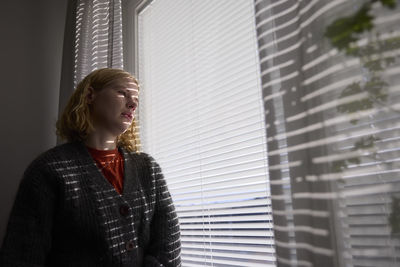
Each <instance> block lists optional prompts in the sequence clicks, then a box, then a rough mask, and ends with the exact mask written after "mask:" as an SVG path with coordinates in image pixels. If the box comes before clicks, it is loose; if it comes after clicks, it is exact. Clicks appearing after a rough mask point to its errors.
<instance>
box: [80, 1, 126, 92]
mask: <svg viewBox="0 0 400 267" xmlns="http://www.w3.org/2000/svg"><path fill="white" fill-rule="evenodd" d="M122 48H123V44H122V16H121V0H76V21H75V51H74V56H75V60H74V88H76V85H77V83H79V82H80V81H81V80H82V79H83V78H84V77H85V76H86V75H88V74H89V73H90V72H92V71H93V70H96V69H100V68H105V67H109V68H123V56H122Z"/></svg>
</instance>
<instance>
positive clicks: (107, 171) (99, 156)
mask: <svg viewBox="0 0 400 267" xmlns="http://www.w3.org/2000/svg"><path fill="white" fill-rule="evenodd" d="M86 147H87V149H88V151H89V153H90V154H91V155H92V157H93V159H94V161H95V162H96V164H97V166H98V167H99V168H100V169H101V172H102V173H103V175H104V176H105V177H106V178H107V180H108V181H109V182H110V184H112V185H113V186H114V188H115V190H117V192H118V193H119V194H121V193H122V187H123V184H124V158H123V156H122V155H121V152H119V151H118V148H116V149H113V150H98V149H95V148H91V147H88V146H86ZM114 157H115V159H114ZM113 159H114V160H113ZM104 166H105V167H104ZM103 167H104V168H103Z"/></svg>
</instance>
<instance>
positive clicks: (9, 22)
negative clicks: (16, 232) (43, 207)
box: [0, 0, 67, 242]
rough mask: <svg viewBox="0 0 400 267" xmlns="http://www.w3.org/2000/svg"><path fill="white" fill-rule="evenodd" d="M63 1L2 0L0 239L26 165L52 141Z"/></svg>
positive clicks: (64, 5)
mask: <svg viewBox="0 0 400 267" xmlns="http://www.w3.org/2000/svg"><path fill="white" fill-rule="evenodd" d="M66 10H67V0H61V1H52V0H38V1H31V0H22V1H13V0H6V1H2V8H1V15H0V18H1V24H0V27H1V32H2V40H3V41H2V42H1V44H0V51H1V63H2V64H1V67H0V68H1V71H0V73H1V82H2V85H1V87H2V88H1V90H0V99H2V105H1V110H0V114H1V115H0V116H1V123H2V126H1V129H2V131H1V140H2V145H1V151H2V155H1V161H0V162H1V163H0V164H1V165H0V168H1V170H2V175H1V179H0V202H1V205H2V206H1V209H0V218H1V219H0V242H2V241H3V237H4V232H5V230H6V229H5V228H6V224H7V221H8V217H9V212H10V211H11V206H12V204H13V201H14V198H15V195H16V192H17V188H18V185H19V182H20V180H21V178H22V174H23V172H24V170H25V168H26V167H27V165H28V164H29V163H30V162H31V161H32V160H33V159H34V157H36V156H37V155H38V154H39V153H41V152H42V151H44V150H46V149H48V148H50V147H52V146H54V145H55V144H56V136H55V126H54V125H55V122H56V120H57V116H58V99H59V87H60V74H61V59H62V49H63V38H64V25H65V17H66Z"/></svg>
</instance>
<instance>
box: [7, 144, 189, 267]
mask: <svg viewBox="0 0 400 267" xmlns="http://www.w3.org/2000/svg"><path fill="white" fill-rule="evenodd" d="M118 149H119V151H120V152H121V153H122V155H123V157H124V186H123V192H122V195H120V194H118V192H117V191H116V190H115V188H114V187H113V186H112V185H111V184H110V183H109V181H108V180H107V179H106V178H105V177H104V176H103V174H102V173H101V171H100V170H99V168H98V167H97V166H96V163H95V162H94V160H93V158H92V157H91V155H90V154H89V152H88V150H87V149H86V147H85V146H84V144H83V143H82V142H70V143H66V144H62V145H59V146H56V147H53V148H51V149H49V150H47V151H45V152H43V153H42V154H40V155H39V156H38V157H37V158H35V159H34V160H33V161H32V162H31V163H30V165H29V166H28V167H27V168H26V170H25V172H24V175H23V177H22V180H21V182H20V185H19V188H18V191H17V195H16V198H15V201H14V204H13V207H12V209H11V213H10V217H9V221H8V224H7V229H6V234H5V237H4V240H3V244H2V248H1V250H0V266H4V267H6V266H10V267H14V266H15V267H16V266H18V267H27V266H29V267H34V266H38V267H39V266H57V267H64V266H74V267H79V266H85V267H91V266H96V267H98V266H107V267H108V266H110V267H113V266H131V267H180V266H181V240H180V225H179V220H178V217H177V214H176V211H175V206H174V203H173V201H172V198H171V195H170V193H169V191H168V186H167V183H166V181H165V179H164V176H163V174H162V170H161V167H160V165H159V164H158V163H157V162H156V161H155V160H154V158H153V157H152V156H150V155H149V154H147V153H144V152H142V153H141V154H140V155H138V154H136V153H135V152H129V151H127V150H125V149H124V148H122V147H119V148H118Z"/></svg>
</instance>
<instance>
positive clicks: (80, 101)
mask: <svg viewBox="0 0 400 267" xmlns="http://www.w3.org/2000/svg"><path fill="white" fill-rule="evenodd" d="M121 78H130V79H131V80H132V81H133V82H135V83H136V85H137V86H138V90H139V88H140V85H139V82H138V80H137V79H136V78H135V77H134V76H133V75H131V74H130V73H129V72H126V71H125V70H122V69H114V68H102V69H97V70H95V71H93V72H91V73H90V74H89V75H87V76H86V77H85V78H84V79H83V80H82V81H81V82H80V83H79V84H78V86H77V87H76V89H75V91H74V93H73V94H72V96H71V97H70V99H69V100H68V103H67V105H66V106H65V108H64V111H63V113H62V114H61V117H60V118H59V119H58V121H57V122H56V134H57V135H58V136H59V137H60V138H61V139H63V140H67V141H69V142H74V141H83V140H85V139H86V137H87V136H88V134H89V133H91V132H92V131H93V130H94V127H93V124H92V119H91V114H90V109H89V105H88V104H87V100H86V96H87V94H88V88H89V87H93V89H94V90H95V91H100V90H102V89H103V88H104V86H105V85H107V84H108V83H110V82H112V81H114V80H117V79H121ZM138 128H139V125H138V123H137V122H136V118H135V117H134V118H133V120H132V123H131V125H130V126H129V128H128V129H127V130H126V131H125V132H124V133H122V134H120V135H119V136H117V140H116V141H117V146H122V147H124V148H125V149H126V150H128V151H130V152H136V153H137V154H140V152H141V149H140V147H141V145H140V138H139V130H138Z"/></svg>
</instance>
